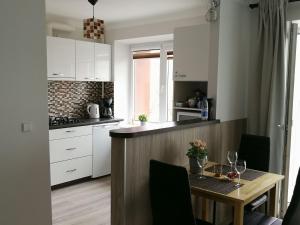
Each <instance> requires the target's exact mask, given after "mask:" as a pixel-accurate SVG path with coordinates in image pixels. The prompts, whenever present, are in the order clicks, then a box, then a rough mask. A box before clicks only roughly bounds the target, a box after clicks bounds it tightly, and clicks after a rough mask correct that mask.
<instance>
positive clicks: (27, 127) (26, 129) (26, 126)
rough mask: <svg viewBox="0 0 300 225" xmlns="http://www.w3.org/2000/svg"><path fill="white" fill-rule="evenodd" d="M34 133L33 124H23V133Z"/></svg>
mask: <svg viewBox="0 0 300 225" xmlns="http://www.w3.org/2000/svg"><path fill="white" fill-rule="evenodd" d="M31 131H32V122H26V123H22V132H31Z"/></svg>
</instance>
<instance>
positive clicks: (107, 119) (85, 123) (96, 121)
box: [49, 118, 123, 130]
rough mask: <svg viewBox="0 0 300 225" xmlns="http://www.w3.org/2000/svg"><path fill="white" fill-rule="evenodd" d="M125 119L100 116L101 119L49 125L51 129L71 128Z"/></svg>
mask: <svg viewBox="0 0 300 225" xmlns="http://www.w3.org/2000/svg"><path fill="white" fill-rule="evenodd" d="M120 121H123V119H118V118H114V119H109V118H100V119H80V123H74V124H62V125H58V126H49V130H55V129H61V128H69V127H80V126H89V125H97V124H104V123H114V122H120Z"/></svg>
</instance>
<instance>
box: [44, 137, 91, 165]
mask: <svg viewBox="0 0 300 225" xmlns="http://www.w3.org/2000/svg"><path fill="white" fill-rule="evenodd" d="M92 143H93V137H92V135H87V136H80V137H73V138H65V139H58V140H52V141H50V163H54V162H59V161H63V160H68V159H73V158H78V157H83V156H88V155H92V151H93V149H92Z"/></svg>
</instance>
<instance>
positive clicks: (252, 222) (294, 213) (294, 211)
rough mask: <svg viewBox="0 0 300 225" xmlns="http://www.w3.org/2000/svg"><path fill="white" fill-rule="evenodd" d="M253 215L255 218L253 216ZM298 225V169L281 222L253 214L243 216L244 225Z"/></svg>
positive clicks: (299, 198)
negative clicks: (291, 194)
mask: <svg viewBox="0 0 300 225" xmlns="http://www.w3.org/2000/svg"><path fill="white" fill-rule="evenodd" d="M254 215H255V216H254ZM299 224H300V169H299V171H298V176H297V181H296V185H295V189H294V193H293V197H292V199H291V202H290V205H289V207H288V209H287V211H286V214H285V216H284V218H283V220H280V219H277V218H274V217H268V216H265V215H263V214H261V213H258V212H255V213H252V214H249V215H246V216H245V219H244V225H299Z"/></svg>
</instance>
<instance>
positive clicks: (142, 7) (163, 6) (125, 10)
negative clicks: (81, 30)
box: [46, 0, 210, 24]
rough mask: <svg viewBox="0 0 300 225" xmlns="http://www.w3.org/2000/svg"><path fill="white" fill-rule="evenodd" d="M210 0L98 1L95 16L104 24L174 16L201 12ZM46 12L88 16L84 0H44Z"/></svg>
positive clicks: (203, 11) (49, 13)
mask: <svg viewBox="0 0 300 225" xmlns="http://www.w3.org/2000/svg"><path fill="white" fill-rule="evenodd" d="M209 2H210V0H98V3H97V4H96V6H95V17H97V18H101V19H103V20H104V21H105V23H111V24H113V23H122V22H123V23H125V22H130V21H136V20H141V19H146V20H149V19H155V20H157V19H159V18H163V19H167V18H168V17H170V18H171V19H174V18H176V17H178V19H180V18H184V17H195V16H199V15H203V14H205V12H206V11H207V9H208V8H209ZM46 12H47V15H51V16H63V17H68V18H74V19H83V18H88V17H91V16H92V6H91V5H90V3H89V2H88V1H87V0H46Z"/></svg>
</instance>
